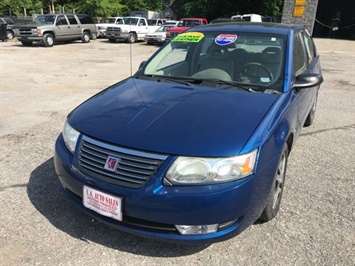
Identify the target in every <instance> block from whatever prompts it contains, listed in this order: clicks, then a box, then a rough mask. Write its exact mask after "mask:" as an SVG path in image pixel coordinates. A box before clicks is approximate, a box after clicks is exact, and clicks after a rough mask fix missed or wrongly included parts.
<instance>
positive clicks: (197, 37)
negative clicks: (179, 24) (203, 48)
mask: <svg viewBox="0 0 355 266" xmlns="http://www.w3.org/2000/svg"><path fill="white" fill-rule="evenodd" d="M203 37H204V35H203V33H201V32H185V33H181V34H179V35H178V36H176V37H175V38H174V39H173V40H172V41H173V42H199V41H201V40H202V38H203Z"/></svg>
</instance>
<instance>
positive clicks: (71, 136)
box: [62, 121, 80, 153]
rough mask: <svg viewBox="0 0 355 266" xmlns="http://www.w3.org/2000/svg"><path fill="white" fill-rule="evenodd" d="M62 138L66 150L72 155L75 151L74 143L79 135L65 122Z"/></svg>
mask: <svg viewBox="0 0 355 266" xmlns="http://www.w3.org/2000/svg"><path fill="white" fill-rule="evenodd" d="M62 133H63V138H64V143H65V145H66V146H67V148H68V150H69V151H70V152H71V153H74V151H75V146H76V142H77V140H78V137H79V135H80V133H79V132H78V131H76V130H75V129H74V128H72V126H71V125H69V123H68V122H67V121H66V122H65V125H64V129H63V132H62Z"/></svg>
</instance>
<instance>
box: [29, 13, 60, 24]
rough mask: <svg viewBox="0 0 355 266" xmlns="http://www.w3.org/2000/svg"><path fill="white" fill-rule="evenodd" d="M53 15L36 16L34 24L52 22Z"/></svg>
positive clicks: (53, 19)
mask: <svg viewBox="0 0 355 266" xmlns="http://www.w3.org/2000/svg"><path fill="white" fill-rule="evenodd" d="M54 21H55V16H52V15H48V16H38V17H37V18H36V19H35V20H34V23H35V24H54Z"/></svg>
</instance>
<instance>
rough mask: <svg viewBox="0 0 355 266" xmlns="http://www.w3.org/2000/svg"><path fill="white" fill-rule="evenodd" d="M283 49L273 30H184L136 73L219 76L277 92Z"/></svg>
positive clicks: (224, 79)
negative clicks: (253, 31) (247, 31)
mask: <svg viewBox="0 0 355 266" xmlns="http://www.w3.org/2000/svg"><path fill="white" fill-rule="evenodd" d="M284 49H285V37H284V36H281V35H276V34H272V35H270V34H269V35H265V34H260V33H238V34H234V33H232V34H231V33H229V32H228V33H227V32H226V33H221V32H220V31H219V32H203V33H202V32H193V31H191V32H185V33H182V34H180V35H178V36H176V37H175V38H174V39H173V40H171V41H170V42H169V43H168V44H166V45H165V46H164V47H163V48H162V49H161V50H160V51H159V52H158V53H157V54H156V55H155V56H154V57H153V58H152V59H151V60H150V61H149V62H148V63H147V64H146V65H145V66H144V67H143V68H142V69H141V70H140V71H139V72H138V73H137V74H138V75H139V74H143V75H146V76H151V77H152V76H154V77H159V76H161V77H169V78H188V79H190V80H191V79H202V80H205V79H206V80H220V81H225V82H229V83H231V82H235V83H238V84H240V85H246V86H254V87H255V90H266V89H271V90H275V91H279V92H281V91H282V89H283V86H282V84H283V73H284V71H283V65H284V63H283V62H284ZM254 87H253V89H254Z"/></svg>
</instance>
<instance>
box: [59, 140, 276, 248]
mask: <svg viewBox="0 0 355 266" xmlns="http://www.w3.org/2000/svg"><path fill="white" fill-rule="evenodd" d="M76 157H77V155H74V156H73V155H72V154H71V153H70V152H69V151H68V150H67V148H66V146H65V144H64V142H63V138H62V135H60V136H59V137H58V139H57V141H56V146H55V155H54V162H55V169H56V172H57V174H58V176H59V179H60V182H61V184H62V186H63V189H64V191H65V192H66V195H67V196H68V198H69V199H70V200H71V201H72V202H74V203H75V204H76V205H77V206H78V207H80V208H81V209H82V210H83V211H85V212H86V213H88V214H90V215H91V216H93V217H95V218H97V219H99V220H102V221H103V222H106V223H108V224H110V225H111V226H114V227H116V228H118V229H121V230H123V231H126V232H129V233H133V234H136V235H140V236H144V237H149V238H154V239H160V240H165V241H170V242H180V243H193V244H204V243H211V242H217V241H222V240H226V239H228V238H231V237H233V236H235V235H238V234H239V233H241V232H242V231H243V230H245V229H246V228H247V227H248V226H250V225H251V224H252V223H254V222H255V221H256V220H257V219H258V218H259V216H260V214H261V212H262V210H263V209H264V206H265V204H266V200H267V197H268V195H269V191H270V188H271V184H272V181H273V174H274V170H273V169H276V165H277V159H276V158H275V159H273V160H272V161H271V162H269V163H268V164H267V165H266V166H265V167H263V169H262V170H261V171H259V172H258V173H256V174H255V175H252V176H249V177H247V178H244V179H242V180H239V181H234V182H229V183H224V184H218V185H210V186H171V187H168V186H163V185H162V179H163V177H164V173H165V171H166V170H167V168H168V167H169V165H170V164H171V162H172V160H173V158H170V157H169V158H168V159H166V162H165V163H163V164H162V165H161V167H160V169H159V170H158V172H157V173H156V174H155V176H153V177H152V178H151V179H150V180H149V181H148V182H147V183H146V184H145V185H144V186H143V187H141V188H138V189H134V188H127V187H121V186H118V185H113V184H109V183H106V182H103V181H101V180H98V179H95V178H94V177H90V176H86V175H84V174H83V173H81V172H80V171H79V170H78V167H77V158H76ZM83 185H86V186H89V187H92V188H95V189H97V190H100V191H102V192H106V193H109V194H112V195H116V196H118V197H122V199H123V201H122V202H123V203H122V209H123V210H122V212H123V221H116V220H114V219H112V218H107V217H105V216H101V215H100V214H98V213H96V212H94V211H91V210H89V209H87V208H86V207H84V205H83V204H82V196H83V195H82V193H83V192H82V191H83ZM229 222H230V223H229ZM177 224H178V225H207V224H219V225H220V227H219V230H218V231H217V232H215V233H209V234H204V235H181V234H180V233H179V232H178V231H177V230H176V229H175V226H174V225H177ZM225 224H228V226H224V225H225Z"/></svg>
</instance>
